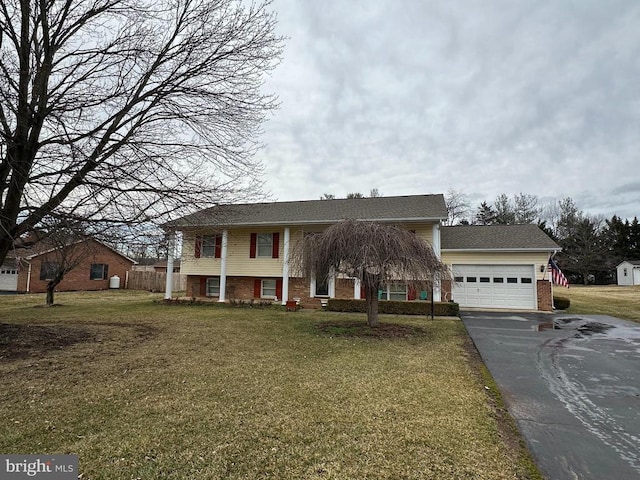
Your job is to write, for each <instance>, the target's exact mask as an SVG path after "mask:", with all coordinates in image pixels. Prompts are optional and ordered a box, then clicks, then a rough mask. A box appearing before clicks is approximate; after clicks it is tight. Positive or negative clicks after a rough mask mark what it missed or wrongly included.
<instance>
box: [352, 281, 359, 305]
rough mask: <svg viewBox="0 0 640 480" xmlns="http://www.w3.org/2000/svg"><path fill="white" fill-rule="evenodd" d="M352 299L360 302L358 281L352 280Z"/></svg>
mask: <svg viewBox="0 0 640 480" xmlns="http://www.w3.org/2000/svg"><path fill="white" fill-rule="evenodd" d="M353 298H355V299H356V300H360V279H359V278H354V279H353Z"/></svg>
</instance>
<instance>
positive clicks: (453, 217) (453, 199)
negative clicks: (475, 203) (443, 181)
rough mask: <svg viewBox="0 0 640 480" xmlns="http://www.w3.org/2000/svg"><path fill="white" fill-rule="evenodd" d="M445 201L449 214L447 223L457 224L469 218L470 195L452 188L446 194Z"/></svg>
mask: <svg viewBox="0 0 640 480" xmlns="http://www.w3.org/2000/svg"><path fill="white" fill-rule="evenodd" d="M444 203H445V205H446V207H447V213H448V215H449V216H448V218H447V221H446V222H445V225H457V224H458V223H460V222H462V221H463V220H466V219H467V217H468V215H469V211H470V205H469V197H468V196H467V195H466V194H464V193H462V192H458V191H457V190H454V189H452V188H450V189H449V190H447V194H446V195H445V196H444Z"/></svg>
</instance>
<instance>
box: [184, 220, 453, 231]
mask: <svg viewBox="0 0 640 480" xmlns="http://www.w3.org/2000/svg"><path fill="white" fill-rule="evenodd" d="M342 220H347V218H346V217H345V218H339V219H327V220H297V221H292V220H286V221H285V220H281V221H265V222H237V223H211V224H193V225H171V228H173V229H176V230H182V229H187V230H189V229H196V228H210V227H218V228H222V227H250V226H254V225H255V226H257V225H274V226H287V225H333V224H335V223H338V222H341V221H342ZM354 220H357V221H359V222H411V223H419V222H436V221H442V220H446V217H445V218H443V217H424V218H423V217H409V218H356V219H354Z"/></svg>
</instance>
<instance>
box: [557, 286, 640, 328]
mask: <svg viewBox="0 0 640 480" xmlns="http://www.w3.org/2000/svg"><path fill="white" fill-rule="evenodd" d="M554 294H555V295H559V296H562V297H568V298H569V299H570V300H571V306H570V307H569V309H568V310H567V312H568V313H590V314H600V315H611V316H613V317H618V318H624V319H627V320H634V321H636V322H640V287H639V286H634V287H620V286H617V285H606V286H600V285H594V286H588V287H584V286H580V285H571V288H569V289H565V288H559V287H556V288H555V289H554Z"/></svg>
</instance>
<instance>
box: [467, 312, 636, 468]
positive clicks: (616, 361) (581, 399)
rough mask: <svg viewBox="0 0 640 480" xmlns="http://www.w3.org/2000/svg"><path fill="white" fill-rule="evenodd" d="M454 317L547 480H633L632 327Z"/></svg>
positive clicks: (529, 317) (598, 321)
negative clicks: (476, 350)
mask: <svg viewBox="0 0 640 480" xmlns="http://www.w3.org/2000/svg"><path fill="white" fill-rule="evenodd" d="M461 317H462V320H463V322H464V324H465V326H466V328H467V330H468V332H469V334H470V335H471V338H472V339H473V341H474V343H475V345H476V347H477V348H478V351H479V352H480V355H481V356H482V359H483V360H484V362H485V364H486V365H487V367H488V368H489V370H490V372H491V374H492V375H493V377H494V379H495V380H496V382H497V384H498V386H499V387H500V390H501V391H502V394H503V397H504V399H505V402H506V404H507V407H508V409H509V411H510V413H511V415H512V416H513V417H514V418H515V419H516V422H517V425H518V428H519V429H520V431H521V433H522V434H523V436H524V437H525V440H526V441H527V443H528V445H529V448H530V450H531V452H532V453H533V456H534V459H535V461H536V463H537V464H538V466H539V468H540V470H541V471H542V473H543V474H544V475H545V476H546V477H547V478H549V479H550V480H565V479H566V480H576V479H615V480H638V479H640V325H639V324H637V323H633V322H626V321H623V320H619V319H616V318H613V317H608V316H602V315H588V316H584V315H549V314H542V313H522V314H520V313H494V312H492V313H485V312H463V313H462V314H461ZM554 327H555V328H554Z"/></svg>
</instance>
